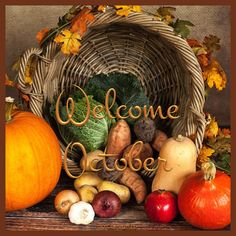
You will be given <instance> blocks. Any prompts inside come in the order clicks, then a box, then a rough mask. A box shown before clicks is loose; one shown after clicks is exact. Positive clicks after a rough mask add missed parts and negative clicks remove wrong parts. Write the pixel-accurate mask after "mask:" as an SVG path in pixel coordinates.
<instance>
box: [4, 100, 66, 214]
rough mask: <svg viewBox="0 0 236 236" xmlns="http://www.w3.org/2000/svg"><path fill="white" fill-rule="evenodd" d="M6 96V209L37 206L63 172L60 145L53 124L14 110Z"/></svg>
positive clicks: (11, 102) (28, 113)
mask: <svg viewBox="0 0 236 236" xmlns="http://www.w3.org/2000/svg"><path fill="white" fill-rule="evenodd" d="M12 106H13V99H11V98H7V99H6V123H5V210H6V211H14V210H20V209H24V208H27V207H30V206H33V205H35V204H36V203H39V202H40V201H42V200H43V199H44V198H45V197H47V196H48V195H49V194H50V193H51V191H52V190H53V189H54V188H55V186H56V184H57V182H58V180H59V176H60V172H61V165H62V161H61V151H60V145H59V142H58V140H57V137H56V135H55V134H54V132H53V130H52V129H51V127H50V126H49V125H48V124H47V122H46V121H44V120H43V119H42V118H40V117H38V116H36V115H34V114H33V113H31V112H25V111H16V112H14V113H12Z"/></svg>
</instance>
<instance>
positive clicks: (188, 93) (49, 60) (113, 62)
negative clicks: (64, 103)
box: [18, 10, 205, 174]
mask: <svg viewBox="0 0 236 236" xmlns="http://www.w3.org/2000/svg"><path fill="white" fill-rule="evenodd" d="M32 55H34V56H37V57H38V59H39V60H38V63H37V67H36V73H35V75H34V78H33V83H32V85H30V86H28V85H26V84H25V82H24V73H25V67H26V64H27V61H28V60H29V58H30V57H31V56H32ZM116 71H117V72H123V73H132V74H134V75H136V76H137V77H138V79H139V80H140V82H141V84H142V86H143V88H144V90H145V93H146V95H147V96H148V97H149V98H150V101H151V102H152V103H153V105H154V106H155V105H161V106H162V107H167V106H170V105H172V104H177V105H179V107H180V116H181V118H179V119H176V120H175V121H173V122H172V123H171V124H168V122H167V123H166V125H167V126H168V127H170V129H171V132H172V134H173V135H175V134H183V135H191V134H193V133H195V132H196V139H195V143H196V147H197V149H198V150H199V149H200V148H201V145H202V140H203V135H204V130H205V117H204V113H203V106H204V102H205V99H204V82H203V78H202V74H201V69H200V66H199V64H198V61H197V59H196V57H195V55H194V54H193V52H192V49H191V48H190V47H189V46H188V44H187V42H186V41H185V40H184V39H182V38H180V37H179V36H176V35H175V34H174V32H173V29H172V28H171V27H169V26H168V25H166V24H165V23H163V22H161V21H159V20H157V19H154V18H153V17H152V16H150V15H147V14H144V13H130V14H129V16H127V17H121V16H117V15H116V14H115V13H114V11H113V10H110V11H107V12H105V13H97V14H96V16H95V21H94V22H93V23H91V24H90V25H89V29H88V31H87V32H86V34H85V35H84V37H83V39H82V47H81V49H80V51H79V54H78V55H77V56H65V55H63V54H62V53H61V52H60V49H59V47H58V45H56V44H55V43H53V42H50V43H49V44H48V45H47V46H46V48H44V49H41V48H31V49H29V50H27V51H26V52H25V53H24V55H23V56H22V58H21V63H20V70H19V73H18V80H19V84H20V89H21V90H22V92H24V93H25V94H28V95H29V96H30V102H29V105H30V109H31V110H32V112H33V113H35V114H37V115H39V116H42V117H45V113H44V112H45V106H48V103H50V102H52V99H53V96H54V95H58V94H59V93H60V92H61V91H62V90H65V91H67V92H70V91H71V89H72V87H73V86H72V85H73V84H77V85H79V86H81V87H83V86H84V85H85V84H86V83H87V81H88V79H89V78H90V77H91V76H92V75H94V74H99V73H111V72H116ZM61 149H62V157H63V153H64V146H63V145H61ZM68 167H69V169H70V171H71V173H73V174H77V173H78V164H77V163H76V162H75V161H74V160H73V159H68Z"/></svg>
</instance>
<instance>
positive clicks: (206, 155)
mask: <svg viewBox="0 0 236 236" xmlns="http://www.w3.org/2000/svg"><path fill="white" fill-rule="evenodd" d="M214 152H215V151H214V149H212V148H210V147H207V146H206V145H204V146H203V147H202V149H201V150H200V153H199V155H198V158H197V162H198V164H199V165H201V163H204V162H207V161H209V159H210V157H212V155H213V153H214Z"/></svg>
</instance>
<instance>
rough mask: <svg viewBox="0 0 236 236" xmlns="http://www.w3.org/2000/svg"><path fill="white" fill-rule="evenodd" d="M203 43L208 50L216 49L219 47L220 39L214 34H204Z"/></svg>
mask: <svg viewBox="0 0 236 236" xmlns="http://www.w3.org/2000/svg"><path fill="white" fill-rule="evenodd" d="M203 45H204V46H205V47H206V48H207V50H208V51H209V52H213V51H218V50H219V49H220V39H219V38H218V37H217V36H215V35H209V36H206V37H205V38H204V41H203Z"/></svg>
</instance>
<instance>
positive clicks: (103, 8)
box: [98, 5, 107, 12]
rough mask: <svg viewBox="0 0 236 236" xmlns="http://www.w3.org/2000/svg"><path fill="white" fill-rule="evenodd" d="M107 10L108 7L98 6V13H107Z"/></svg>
mask: <svg viewBox="0 0 236 236" xmlns="http://www.w3.org/2000/svg"><path fill="white" fill-rule="evenodd" d="M106 8H107V6H106V5H99V6H98V11H101V12H105V11H106Z"/></svg>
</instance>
